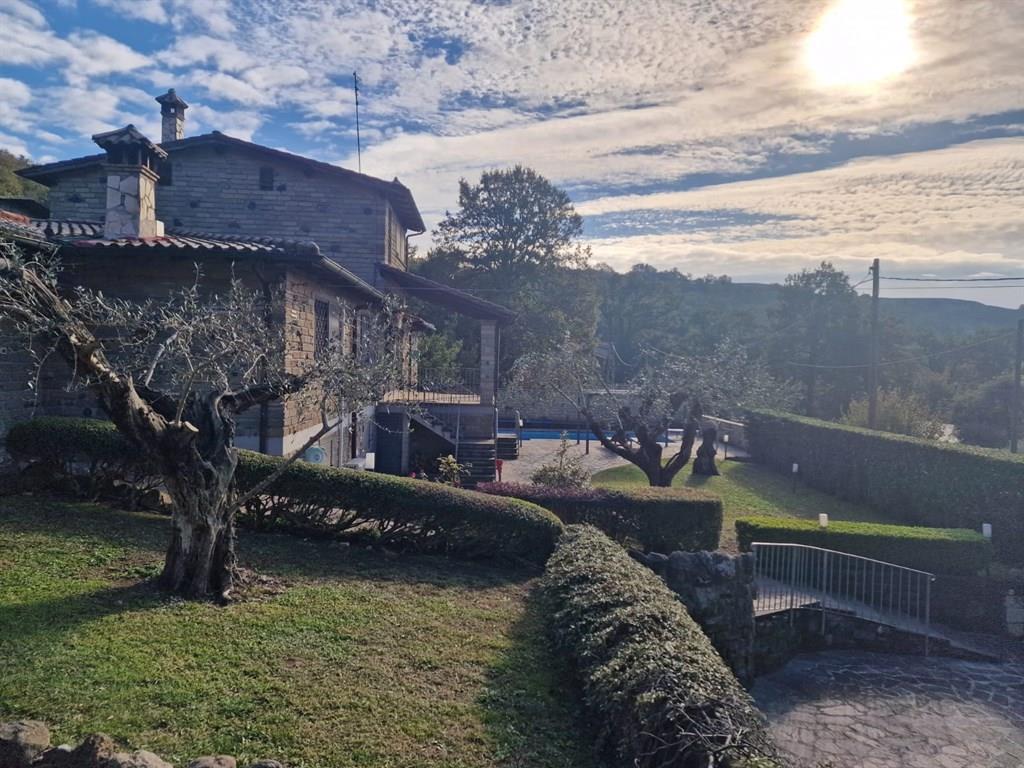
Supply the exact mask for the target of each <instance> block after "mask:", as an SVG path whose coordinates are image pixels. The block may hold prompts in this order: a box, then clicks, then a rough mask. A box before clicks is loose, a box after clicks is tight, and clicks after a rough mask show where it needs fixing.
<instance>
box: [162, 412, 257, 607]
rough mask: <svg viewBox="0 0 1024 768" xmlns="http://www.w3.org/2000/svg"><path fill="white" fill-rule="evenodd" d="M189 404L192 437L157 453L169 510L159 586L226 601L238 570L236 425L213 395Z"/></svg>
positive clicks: (193, 595)
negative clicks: (235, 495)
mask: <svg viewBox="0 0 1024 768" xmlns="http://www.w3.org/2000/svg"><path fill="white" fill-rule="evenodd" d="M190 405H191V407H190V408H188V409H187V411H188V417H189V418H188V422H187V423H188V424H192V425H195V429H196V430H197V431H196V432H195V433H194V436H193V438H192V439H189V440H170V441H168V442H167V443H165V444H164V445H162V446H161V452H160V453H161V459H162V460H161V462H160V463H161V465H162V473H163V477H164V482H165V484H166V487H167V492H168V493H169V494H170V497H171V508H172V520H171V541H170V544H169V545H168V547H167V555H166V558H165V560H164V570H163V573H162V574H161V575H160V586H161V587H162V588H164V589H166V590H168V591H169V592H174V593H176V594H180V595H183V596H185V597H205V596H211V597H215V598H219V599H227V598H228V596H229V594H230V592H231V589H232V587H233V585H234V574H235V568H236V560H235V519H234V518H235V504H234V496H233V481H234V477H235V468H236V466H237V464H238V457H237V455H236V453H235V449H234V447H233V442H234V441H233V438H234V421H233V419H232V418H231V415H230V414H229V413H226V412H224V411H223V410H222V409H221V407H220V402H219V399H218V398H216V397H215V396H213V397H209V398H201V399H199V398H197V399H196V400H195V401H194V402H193V403H191V404H190Z"/></svg>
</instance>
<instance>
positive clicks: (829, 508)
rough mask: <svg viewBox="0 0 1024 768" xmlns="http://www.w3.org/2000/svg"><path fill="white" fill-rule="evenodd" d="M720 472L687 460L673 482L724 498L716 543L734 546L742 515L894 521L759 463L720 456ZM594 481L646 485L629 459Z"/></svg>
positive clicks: (609, 484) (732, 549)
mask: <svg viewBox="0 0 1024 768" xmlns="http://www.w3.org/2000/svg"><path fill="white" fill-rule="evenodd" d="M718 469H719V471H721V473H722V474H721V475H720V476H719V477H694V476H693V475H691V474H690V466H686V467H684V468H683V471H682V472H680V473H679V474H678V475H676V478H675V481H674V482H673V483H672V484H673V485H674V486H686V487H690V488H700V489H702V490H704V491H707V492H709V493H713V494H714V495H715V496H718V497H719V498H720V499H721V500H722V512H723V519H722V538H721V541H720V546H721V547H722V549H725V550H728V551H730V552H735V551H736V525H735V524H736V518H738V517H744V516H746V515H769V516H775V517H787V516H788V517H804V518H809V519H817V517H818V513H819V512H827V513H828V515H829V517H831V518H834V519H836V520H861V521H867V522H881V523H887V522H893V521H892V520H890V519H889V518H887V517H885V516H884V515H882V514H880V513H878V512H876V511H874V510H872V509H870V508H868V507H864V506H861V505H859V504H853V503H851V502H848V501H842V500H841V499H837V498H836V497H835V496H829V495H828V494H825V493H821V492H820V491H816V490H814V489H812V488H808V487H807V486H805V485H803V484H800V483H798V484H797V486H796V492H794V491H793V483H792V481H791V480H790V478H788V477H783V476H782V475H780V474H778V473H776V472H773V471H771V470H769V469H765V468H764V467H761V466H758V465H757V464H751V463H749V462H739V461H719V462H718ZM593 484H594V485H599V486H604V487H607V488H616V487H618V488H622V487H628V486H636V485H647V479H646V478H645V477H644V474H643V472H641V471H640V470H639V469H637V468H636V467H635V466H633V465H632V464H629V465H625V466H621V467H613V468H612V469H605V470H603V471H601V472H598V473H597V474H595V475H594V477H593Z"/></svg>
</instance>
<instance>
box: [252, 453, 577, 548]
mask: <svg viewBox="0 0 1024 768" xmlns="http://www.w3.org/2000/svg"><path fill="white" fill-rule="evenodd" d="M239 454H240V460H239V462H238V469H237V470H236V472H235V478H236V481H237V482H238V484H239V487H241V488H251V487H252V486H253V485H255V484H256V483H258V482H259V481H260V480H262V479H263V478H265V477H266V476H267V475H268V474H270V472H272V471H273V470H274V469H275V468H276V467H277V466H279V465H280V463H281V462H282V461H283V459H281V458H278V457H274V456H265V455H263V454H259V453H253V452H251V451H240V452H239ZM270 494H272V497H270V498H267V499H264V500H261V502H258V503H256V504H252V505H250V506H249V508H248V509H247V510H246V512H245V515H244V516H243V519H245V520H248V521H249V522H251V523H252V524H253V525H255V526H257V527H268V526H275V525H278V526H284V527H290V528H299V529H303V530H309V531H321V532H327V533H332V534H337V533H340V532H343V531H351V530H357V529H361V528H363V527H365V526H366V525H367V524H372V525H373V526H374V529H375V535H379V536H381V537H382V538H383V539H385V540H389V541H393V542H397V543H408V544H409V545H410V546H412V547H414V548H415V549H418V550H420V551H425V550H426V551H438V552H445V553H448V554H458V555H460V556H463V557H496V556H502V557H506V558H513V559H522V560H527V561H530V562H533V563H537V564H540V565H543V564H544V562H545V561H547V559H548V556H549V555H550V554H551V551H552V550H553V549H554V546H555V542H556V541H557V540H558V537H559V536H560V535H561V533H562V523H561V522H560V521H559V519H558V518H557V517H555V516H554V515H553V514H552V513H551V512H549V511H548V510H546V509H542V508H541V507H539V506H537V505H536V504H530V503H529V502H526V501H521V500H519V499H506V498H499V497H495V496H490V495H488V494H485V493H477V492H476V491H466V490H462V489H460V488H452V487H451V486H447V485H442V484H440V483H432V482H428V481H425V480H413V479H411V478H407V477H394V476H392V475H384V474H377V473H375V472H364V471H360V470H354V469H337V468H334V467H322V466H317V465H315V464H308V463H306V462H295V463H294V464H292V466H290V467H289V468H288V469H287V470H286V471H285V473H284V474H283V475H282V476H281V477H280V478H278V480H277V481H276V482H275V483H274V484H273V486H271V490H270Z"/></svg>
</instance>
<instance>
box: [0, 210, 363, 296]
mask: <svg viewBox="0 0 1024 768" xmlns="http://www.w3.org/2000/svg"><path fill="white" fill-rule="evenodd" d="M0 236H6V237H9V238H12V239H15V240H18V241H21V242H27V243H32V244H39V245H45V244H53V245H61V246H63V247H65V248H70V249H73V250H74V251H77V252H82V253H90V252H91V253H95V254H97V255H98V254H99V253H109V254H111V255H116V254H117V253H119V252H120V253H123V252H125V251H129V252H136V251H150V252H158V253H183V254H188V255H192V254H194V255H197V256H198V255H227V256H231V255H235V254H238V255H247V254H248V255H253V256H270V257H273V258H278V259H282V260H285V261H298V262H301V263H303V264H306V265H308V266H310V267H313V268H314V269H317V270H320V271H321V272H323V273H325V274H327V275H329V276H330V277H331V278H332V279H334V280H337V281H340V282H342V283H344V284H345V285H347V286H348V287H350V288H352V289H355V290H356V291H359V292H360V293H363V294H365V295H367V296H369V297H370V298H371V299H373V300H380V299H381V298H382V294H381V292H380V291H378V290H377V289H376V288H374V287H373V286H372V285H370V284H369V283H367V282H366V281H365V280H362V279H361V278H359V277H358V276H356V275H355V274H353V273H352V272H350V271H349V270H347V269H345V267H343V266H341V265H340V264H338V263H337V262H336V261H333V260H331V259H329V258H327V257H326V256H323V255H322V254H321V253H320V248H319V247H318V246H317V244H316V243H314V242H312V241H308V240H283V239H278V238H271V237H245V236H244V235H243V236H227V235H215V234H209V233H206V232H184V231H180V232H179V231H170V232H168V233H167V234H166V235H164V236H162V237H147V238H130V237H123V238H118V239H115V240H106V239H104V238H103V225H102V224H101V223H99V222H95V221H64V220H60V219H30V218H28V217H27V216H23V215H22V214H19V213H13V212H11V211H4V210H0Z"/></svg>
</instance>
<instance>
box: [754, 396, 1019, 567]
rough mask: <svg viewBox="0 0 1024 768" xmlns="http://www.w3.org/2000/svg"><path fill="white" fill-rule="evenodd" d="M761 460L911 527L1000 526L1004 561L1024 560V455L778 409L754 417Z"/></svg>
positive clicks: (998, 548) (996, 541) (996, 537)
mask: <svg viewBox="0 0 1024 768" xmlns="http://www.w3.org/2000/svg"><path fill="white" fill-rule="evenodd" d="M748 421H749V426H748V429H747V434H748V438H749V440H750V444H751V452H752V453H753V455H754V458H755V459H757V460H758V461H760V462H763V463H765V464H767V465H768V466H770V467H772V468H774V469H776V470H778V471H780V472H785V473H787V474H788V473H789V472H790V471H791V469H792V465H793V463H797V464H798V465H799V475H800V479H801V481H803V482H804V483H807V484H808V485H810V486H811V487H813V488H817V489H819V490H821V491H824V492H825V493H831V494H834V495H836V496H839V497H841V498H844V499H849V500H851V501H857V502H861V503H865V504H868V505H870V506H872V507H874V508H876V509H879V510H881V511H883V512H885V513H886V515H888V516H889V517H890V518H891V519H894V520H898V521H899V522H901V523H907V524H910V525H927V526H934V527H940V528H957V527H960V528H973V529H975V530H979V529H980V528H981V524H982V523H992V526H993V546H994V549H995V555H996V557H997V558H998V559H1000V560H1002V561H1005V562H1010V563H1019V562H1022V561H1024V547H1022V546H1021V541H1024V457H1022V456H1019V455H1014V454H1011V453H1008V452H1006V451H997V450H992V449H987V448H975V447H971V446H966V445H960V444H951V443H939V442H935V441H931V440H922V439H918V438H913V437H904V436H902V435H893V434H888V433H884V432H873V431H870V430H866V429H860V428H857V427H849V426H845V425H841V424H833V423H831V422H826V421H819V420H817V419H810V418H806V417H803V416H794V415H792V414H787V413H778V412H773V411H752V412H751V413H750V414H749V415H748Z"/></svg>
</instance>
